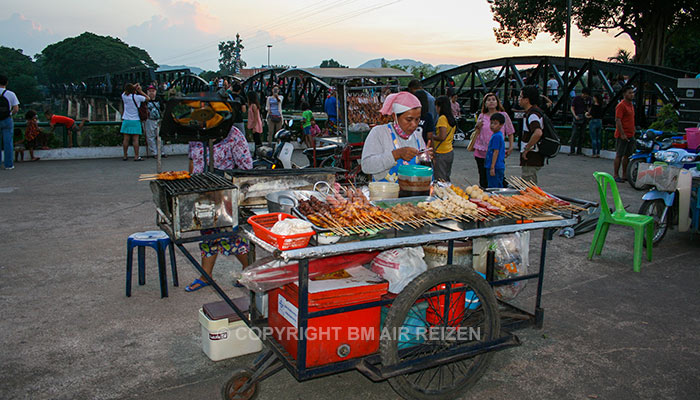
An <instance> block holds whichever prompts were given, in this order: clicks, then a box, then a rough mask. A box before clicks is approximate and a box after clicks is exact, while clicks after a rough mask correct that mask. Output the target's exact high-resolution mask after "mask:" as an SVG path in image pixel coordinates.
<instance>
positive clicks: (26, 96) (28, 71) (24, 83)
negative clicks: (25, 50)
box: [0, 46, 41, 104]
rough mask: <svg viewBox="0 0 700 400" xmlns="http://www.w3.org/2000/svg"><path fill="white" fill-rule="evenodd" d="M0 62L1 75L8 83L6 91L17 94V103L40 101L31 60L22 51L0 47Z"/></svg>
mask: <svg viewBox="0 0 700 400" xmlns="http://www.w3.org/2000/svg"><path fill="white" fill-rule="evenodd" d="M0 60H2V63H3V66H2V74H3V75H5V76H7V79H9V81H10V83H9V85H8V89H10V90H12V91H13V92H15V94H17V97H18V98H19V101H20V102H21V103H22V104H28V103H32V102H35V101H40V100H41V93H40V92H39V86H38V84H37V79H36V76H35V74H36V72H35V68H34V63H33V62H32V59H31V58H29V56H26V55H24V54H22V50H18V49H11V48H9V47H4V46H0Z"/></svg>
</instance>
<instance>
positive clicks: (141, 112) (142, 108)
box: [131, 94, 149, 121]
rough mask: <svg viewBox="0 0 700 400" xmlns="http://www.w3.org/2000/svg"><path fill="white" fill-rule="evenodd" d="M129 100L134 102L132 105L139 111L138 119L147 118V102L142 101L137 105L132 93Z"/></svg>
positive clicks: (143, 119)
mask: <svg viewBox="0 0 700 400" xmlns="http://www.w3.org/2000/svg"><path fill="white" fill-rule="evenodd" d="M131 100H132V101H133V102H134V105H135V106H136V109H137V110H138V112H139V119H140V120H141V121H145V120H147V119H148V114H149V113H148V102H146V101H144V102H142V103H141V105H140V106H139V105H138V104H137V103H136V97H135V96H134V95H133V94H132V95H131Z"/></svg>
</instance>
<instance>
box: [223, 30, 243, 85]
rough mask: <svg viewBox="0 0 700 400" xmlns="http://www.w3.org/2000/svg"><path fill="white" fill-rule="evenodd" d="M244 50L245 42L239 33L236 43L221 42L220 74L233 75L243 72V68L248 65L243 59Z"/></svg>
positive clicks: (231, 41) (230, 41)
mask: <svg viewBox="0 0 700 400" xmlns="http://www.w3.org/2000/svg"><path fill="white" fill-rule="evenodd" d="M243 49H244V47H243V40H242V39H241V36H240V35H239V34H238V33H237V34H236V40H235V41H233V40H229V41H226V42H219V73H221V74H222V75H233V74H237V73H239V72H241V68H243V67H245V66H246V65H247V64H246V62H245V61H243V60H242V59H241V50H243Z"/></svg>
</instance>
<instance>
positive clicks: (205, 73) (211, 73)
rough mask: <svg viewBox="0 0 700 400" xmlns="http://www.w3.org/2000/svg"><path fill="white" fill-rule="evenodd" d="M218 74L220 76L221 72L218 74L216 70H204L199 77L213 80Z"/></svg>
mask: <svg viewBox="0 0 700 400" xmlns="http://www.w3.org/2000/svg"><path fill="white" fill-rule="evenodd" d="M217 76H219V74H217V73H216V72H214V71H202V72H201V73H200V74H199V77H200V78H202V79H204V80H205V81H207V82H211V81H212V80H214V79H215V78H216V77H217Z"/></svg>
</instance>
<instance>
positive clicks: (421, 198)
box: [369, 196, 436, 208]
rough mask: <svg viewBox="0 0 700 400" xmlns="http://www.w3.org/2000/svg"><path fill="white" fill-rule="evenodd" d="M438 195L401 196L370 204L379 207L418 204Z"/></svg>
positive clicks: (431, 199) (433, 198)
mask: <svg viewBox="0 0 700 400" xmlns="http://www.w3.org/2000/svg"><path fill="white" fill-rule="evenodd" d="M435 199H436V197H434V196H411V197H399V198H398V199H386V200H375V201H370V202H369V204H371V205H373V206H377V207H379V208H389V207H393V206H395V205H397V204H404V203H412V204H418V203H420V202H423V201H428V202H430V201H433V200H435Z"/></svg>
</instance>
